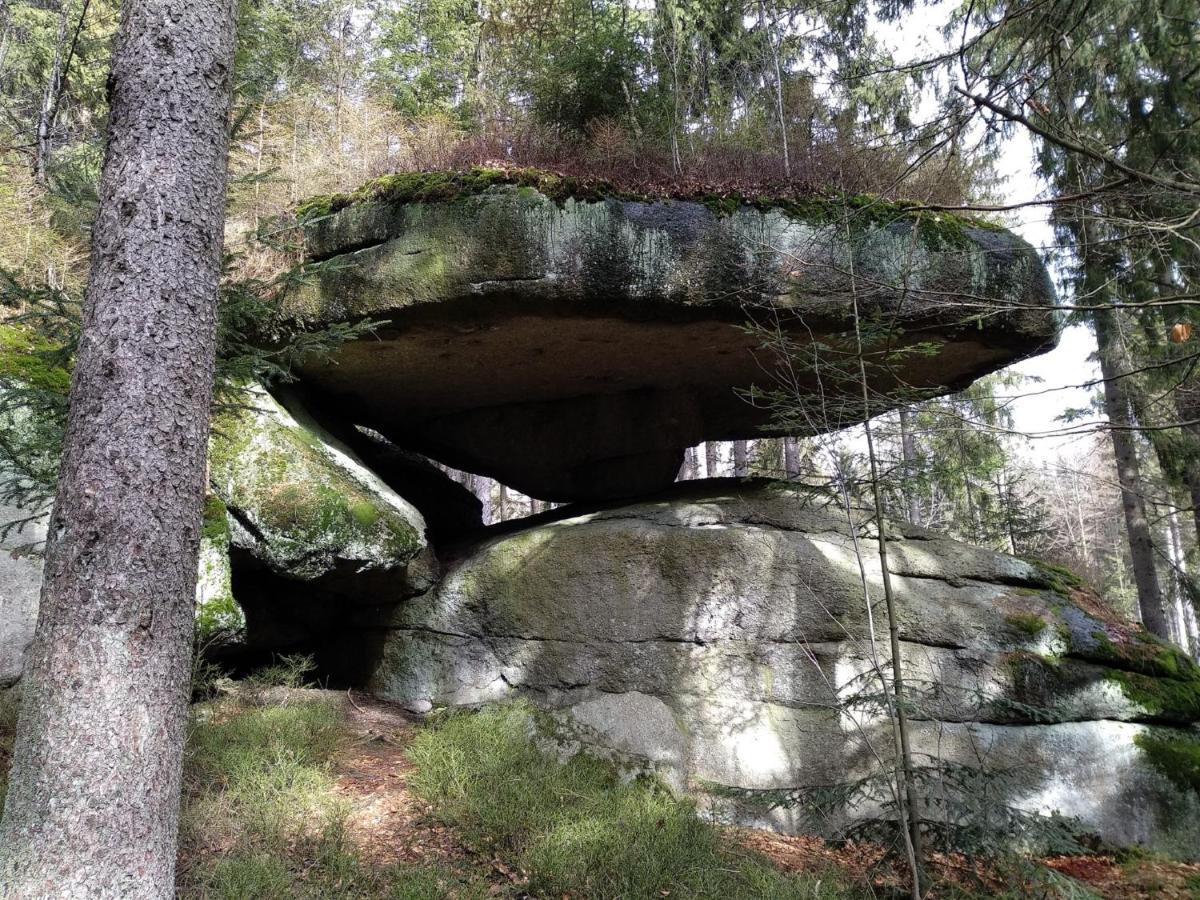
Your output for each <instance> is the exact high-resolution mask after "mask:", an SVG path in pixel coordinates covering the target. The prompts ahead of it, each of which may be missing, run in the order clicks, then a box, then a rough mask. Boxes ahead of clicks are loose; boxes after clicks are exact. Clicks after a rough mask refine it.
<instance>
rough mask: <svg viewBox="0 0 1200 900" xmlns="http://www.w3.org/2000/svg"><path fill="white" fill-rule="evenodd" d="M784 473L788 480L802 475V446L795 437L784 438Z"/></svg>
mask: <svg viewBox="0 0 1200 900" xmlns="http://www.w3.org/2000/svg"><path fill="white" fill-rule="evenodd" d="M783 474H784V477H786V478H787V480H788V481H793V480H795V479H797V478H799V477H800V448H799V447H797V446H796V439H795V438H794V437H785V438H784V439H783Z"/></svg>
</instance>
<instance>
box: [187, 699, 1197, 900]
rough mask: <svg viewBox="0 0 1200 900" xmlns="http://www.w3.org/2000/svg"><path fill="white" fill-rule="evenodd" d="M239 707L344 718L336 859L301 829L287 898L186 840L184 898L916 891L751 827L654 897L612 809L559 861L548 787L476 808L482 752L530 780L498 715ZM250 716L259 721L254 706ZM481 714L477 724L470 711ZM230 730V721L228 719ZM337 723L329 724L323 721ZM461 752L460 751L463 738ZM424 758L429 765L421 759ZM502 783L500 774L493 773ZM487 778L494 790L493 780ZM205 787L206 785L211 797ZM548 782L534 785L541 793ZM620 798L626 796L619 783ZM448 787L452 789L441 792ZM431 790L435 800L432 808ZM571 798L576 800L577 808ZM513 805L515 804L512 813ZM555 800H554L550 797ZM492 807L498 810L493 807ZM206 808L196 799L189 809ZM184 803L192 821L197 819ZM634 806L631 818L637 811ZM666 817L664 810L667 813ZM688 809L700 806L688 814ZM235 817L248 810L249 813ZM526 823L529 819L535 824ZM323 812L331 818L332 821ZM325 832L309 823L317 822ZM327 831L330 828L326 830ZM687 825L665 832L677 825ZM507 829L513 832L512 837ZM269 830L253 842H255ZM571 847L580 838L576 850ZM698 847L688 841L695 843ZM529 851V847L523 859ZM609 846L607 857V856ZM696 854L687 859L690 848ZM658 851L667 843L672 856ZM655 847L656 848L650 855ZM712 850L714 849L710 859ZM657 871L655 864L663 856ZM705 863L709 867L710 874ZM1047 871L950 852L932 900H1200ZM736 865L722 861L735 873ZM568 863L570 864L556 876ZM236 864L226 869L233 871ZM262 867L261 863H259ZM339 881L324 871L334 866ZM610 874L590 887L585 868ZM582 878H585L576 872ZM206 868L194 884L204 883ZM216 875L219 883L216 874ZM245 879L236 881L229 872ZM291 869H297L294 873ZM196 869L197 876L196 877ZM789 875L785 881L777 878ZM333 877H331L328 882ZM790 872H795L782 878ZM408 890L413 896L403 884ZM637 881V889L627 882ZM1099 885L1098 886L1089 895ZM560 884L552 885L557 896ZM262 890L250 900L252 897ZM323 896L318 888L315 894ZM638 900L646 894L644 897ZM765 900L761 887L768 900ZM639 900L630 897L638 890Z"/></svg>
mask: <svg viewBox="0 0 1200 900" xmlns="http://www.w3.org/2000/svg"><path fill="white" fill-rule="evenodd" d="M222 703H223V704H224V705H225V709H226V712H225V713H223V714H222V716H225V715H229V716H232V717H244V716H247V715H251V716H253V715H260V714H261V713H262V711H263V710H270V709H279V708H288V707H289V706H290V707H291V708H292V709H294V710H299V709H304V708H308V707H311V706H312V705H313V704H314V703H317V704H323V705H325V706H327V707H331V708H332V709H333V710H334V712H335V716H334V719H333V720H332V721H333V722H334V723H335V726H334V730H335V734H334V735H333V738H332V741H331V742H330V743H329V744H328V746H329V752H328V755H327V758H326V759H325V761H324V762H323V763H322V764H321V765H320V768H322V769H323V771H324V772H326V773H327V775H328V779H327V780H326V781H324V782H323V783H322V784H323V787H322V790H324V792H325V793H326V795H327V796H326V797H325V798H324V799H323V800H321V801H320V802H318V803H317V806H322V805H323V806H324V807H325V810H326V811H325V812H324V813H323V815H326V816H328V815H329V810H334V811H335V813H334V814H335V817H336V821H337V824H336V825H335V827H334V829H333V830H334V832H335V835H334V839H333V840H334V843H336V844H337V847H336V848H335V850H334V852H333V853H332V856H333V857H335V859H334V860H333V861H332V862H331V861H330V856H331V851H330V848H329V846H328V845H329V843H330V836H329V834H328V833H326V834H319V835H318V836H317V838H316V840H315V841H314V840H312V839H311V834H310V835H309V838H310V839H301V838H297V837H296V835H294V834H293V835H292V836H291V837H289V838H287V839H286V840H285V841H284V844H283V845H282V852H283V856H284V857H290V859H282V862H283V865H282V866H278V867H276V868H277V869H278V872H277V873H276V874H277V875H280V876H281V877H280V878H279V882H280V883H279V885H278V892H277V894H276V893H274V891H275V888H273V887H271V883H270V879H269V878H267V879H262V880H260V881H254V880H253V879H254V878H255V877H257V876H256V875H255V874H254V873H253V872H252V873H251V876H252V878H251V881H250V882H249V883H242V881H241V876H240V875H239V874H238V873H237V872H236V871H235V872H230V868H231V867H230V861H231V860H234V861H235V864H234V865H233V867H232V868H234V869H236V868H237V864H236V860H237V859H239V858H240V857H239V854H242V855H244V851H245V846H246V844H247V841H246V840H242V841H236V842H232V843H230V842H227V841H226V842H222V841H218V842H215V843H212V842H204V841H200V842H195V841H193V842H191V843H190V844H189V843H185V849H184V852H183V858H182V860H181V872H183V873H184V877H183V878H182V879H181V897H226V898H233V897H249V896H254V897H271V896H276V895H278V896H280V897H284V896H287V897H292V896H314V897H321V896H346V897H369V898H374V897H388V898H409V897H411V898H438V897H446V898H459V897H461V898H483V897H502V898H524V897H554V898H555V900H560V898H561V900H571V898H584V897H598V898H599V897H603V898H605V900H607V898H608V897H613V896H628V897H631V898H634V897H655V896H659V897H669V896H672V895H674V896H679V897H708V896H713V897H717V896H721V897H727V896H728V897H746V898H751V897H757V896H762V897H775V896H789V897H791V896H795V897H814V898H830V900H836V898H850V897H855V898H857V897H893V896H895V897H900V896H905V892H904V884H903V882H904V879H903V868H902V867H901V866H899V865H897V864H896V863H893V862H891V861H889V860H888V859H887V858H886V854H885V853H884V851H883V849H882V848H880V847H877V846H874V845H867V844H857V845H856V844H851V845H841V846H837V845H833V844H830V843H827V842H825V841H823V840H821V839H819V838H814V837H788V836H783V835H777V834H772V833H769V832H763V831H755V830H751V829H738V828H716V827H714V826H710V825H707V824H705V825H703V826H700V827H702V828H703V829H706V830H707V831H708V832H711V833H712V834H713V835H715V846H714V848H713V849H712V851H711V852H712V853H713V854H715V855H714V856H713V859H722V860H731V861H733V862H732V863H731V866H733V867H736V866H741V865H742V864H743V863H744V862H745V861H746V860H747V859H750V860H751V861H750V862H749V865H750V867H751V868H750V869H749V870H746V871H743V872H742V873H741V874H738V875H736V877H735V879H734V880H733V881H730V882H729V883H728V884H715V883H714V884H708V883H707V882H705V883H703V884H701V883H698V882H697V883H690V882H687V879H688V878H690V877H691V875H690V874H689V875H686V876H684V877H683V882H686V883H683V882H676V881H673V880H672V878H671V873H670V872H669V871H667V872H657V871H656V872H653V873H652V877H658V878H661V879H662V880H661V882H660V883H661V885H662V886H661V888H660V889H658V890H648V889H646V888H645V886H643V887H641V888H638V887H636V886H635V885H636V882H630V881H628V879H629V878H630V877H636V875H630V873H629V871H628V870H636V869H637V868H638V867H639V865H640V864H641V860H640V859H637V858H632V859H631V858H621V851H614V850H613V848H612V847H609V846H606V845H604V840H605V838H604V837H603V836H597V835H596V834H588V835H587V836H585V837H580V829H581V828H582V827H583V826H582V825H581V824H580V823H581V822H585V821H586V823H587V827H588V828H592V829H594V828H595V827H596V826H595V822H596V821H601V820H603V819H604V817H605V816H606V815H608V814H609V813H610V812H611V810H610V808H609V807H608V806H605V805H597V804H596V803H595V802H594V801H591V800H589V801H583V803H582V806H581V808H580V811H579V815H578V816H576V820H575V821H574V822H573V823H571V825H570V826H569V829H568V830H566V831H564V830H562V829H561V828H560V829H559V830H558V831H556V832H554V840H555V841H558V842H561V841H564V840H566V838H565V836H566V835H570V837H571V839H573V840H575V841H576V842H578V843H583V844H588V841H591V842H592V843H590V844H588V847H589V849H588V850H587V851H586V852H582V853H581V854H577V855H574V856H572V855H571V853H570V852H567V853H566V856H565V858H555V856H554V854H550V855H547V854H546V853H544V852H543V853H541V854H540V855H539V853H538V852H537V851H536V850H532V851H531V850H530V849H529V848H530V847H531V846H532V845H536V843H537V841H538V836H537V834H536V831H537V828H538V827H539V823H540V822H541V821H543V820H548V819H550V818H553V817H554V816H555V815H557V811H555V812H553V813H551V812H544V813H539V812H538V810H537V807H538V804H539V803H540V802H541V800H540V799H539V797H538V796H537V795H536V793H526V794H521V795H514V796H513V797H511V798H504V797H498V796H497V794H502V793H503V790H499V791H497V790H489V791H488V798H487V799H486V800H485V801H479V802H482V803H484V805H483V806H480V805H479V802H477V801H476V800H474V799H472V797H471V793H472V788H471V786H470V784H471V781H472V779H479V778H483V777H486V775H487V774H488V773H481V772H480V771H479V770H476V769H472V768H471V766H472V763H471V757H472V754H476V755H478V756H479V757H483V756H484V755H489V754H490V755H494V756H497V757H499V758H500V763H499V768H498V770H497V771H498V772H500V773H503V772H505V771H508V772H509V773H510V774H511V776H512V777H511V778H510V779H508V780H510V781H511V780H513V779H519V778H521V777H522V776H525V775H527V772H525V771H524V770H523V769H522V767H523V766H524V765H526V764H527V763H528V760H529V758H528V757H527V756H524V755H520V754H519V755H518V756H517V757H511V758H508V759H505V758H504V757H505V754H506V753H509V754H511V753H512V752H513V751H512V750H511V747H509V746H508V745H507V744H505V743H504V741H505V740H506V739H505V738H504V736H503V735H501V736H500V737H496V732H495V729H496V728H497V727H498V728H499V729H500V730H501V731H502V730H503V729H504V728H505V727H508V726H507V724H506V723H505V722H504V721H502V720H500V719H496V720H495V721H493V722H492V723H491V724H490V725H489V726H488V727H489V728H492V729H493V731H480V730H477V731H470V730H468V728H469V726H467V727H464V728H462V729H460V730H459V731H458V733H457V734H452V735H451V736H450V737H445V738H437V739H430V738H426V737H422V735H423V734H426V735H427V734H428V733H429V732H431V731H434V732H436V731H443V730H449V729H440V728H438V729H429V728H427V727H426V726H424V725H422V724H421V723H419V722H418V721H416V720H415V719H414V718H413V717H411V716H410V715H409V714H407V713H405V712H404V711H403V710H401V709H400V708H398V707H396V706H393V705H391V704H388V703H385V702H382V701H379V700H375V699H373V698H370V697H367V696H365V695H360V694H351V693H334V692H320V691H310V690H281V689H274V690H273V691H271V692H268V694H267V695H266V696H265V697H261V698H259V699H257V700H254V701H252V702H249V703H247V702H246V701H245V700H244V699H238V700H236V701H234V705H233V707H232V708H230V707H229V705H228V701H222ZM247 710H248V711H247ZM460 718H468V717H460ZM225 721H229V720H225ZM322 727H323V726H322ZM454 742H457V743H454ZM418 763H420V765H418ZM542 766H543V769H544V770H545V772H546V773H547V774H545V777H546V778H547V779H551V778H555V777H556V776H552V775H550V774H548V772H549V770H550V769H563V768H564V767H561V766H557V765H556V764H555V763H552V762H548V761H544V762H543V764H542ZM423 767H424V768H430V769H437V770H438V773H436V774H433V775H429V774H428V773H424V774H425V775H426V777H424V778H423V777H422V775H423V773H422V771H421V770H422V768H423ZM492 774H495V773H492ZM571 777H572V778H575V779H576V780H574V781H570V782H565V781H562V780H561V779H559V780H555V781H554V782H553V785H552V786H551V787H549V788H548V791H549V793H551V794H555V793H557V794H559V795H560V796H559V802H560V804H561V805H562V807H563V808H566V807H568V806H569V805H570V803H571V802H572V801H574V800H575V799H576V798H578V797H583V796H585V795H587V794H588V792H589V791H591V790H592V788H593V787H594V786H595V784H596V782H593V781H591V780H589V779H591V778H592V777H593V775H592V774H586V773H585V774H583V775H576V776H571ZM480 783H483V782H480ZM202 790H203V789H202ZM537 790H539V789H538V788H536V787H535V788H534V789H533V791H534V792H536V791H537ZM618 791H619V792H620V791H626V789H624V788H621V789H618ZM439 792H440V793H439ZM431 795H436V798H440V799H431ZM563 798H567V799H563ZM505 802H512V804H513V805H512V806H510V807H505V806H503V805H502V804H503V803H505ZM551 802H552V803H554V802H555V801H554V799H553V798H551ZM633 802H634V806H631V807H622V811H621V813H620V815H617V816H615V818H616V820H617V824H618V826H619V828H618V831H622V830H626V831H628V834H626V835H623V836H621V837H620V838H619V840H620V841H621V842H622V843H625V842H633V843H643V842H645V841H647V840H649V841H654V840H658V839H659V838H658V837H657V836H652V837H646V836H643V835H640V834H639V832H638V828H639V825H638V822H637V817H638V815H639V813H641V812H642V811H643V808H642V806H641V805H640V804H644V803H645V802H647V801H646V798H642V797H635V798H634V801H633ZM653 803H659V804H667V805H666V806H662V807H661V808H660V807H654V808H653V809H651V814H652V817H654V816H658V817H659V818H657V819H656V820H655V823H654V824H655V825H656V826H657V828H658V830H659V831H662V830H663V828H664V826H663V820H664V819H671V816H672V809H673V804H675V801H670V800H664V799H655V800H653ZM487 804H490V806H488V805H487ZM195 806H196V795H195V794H193V799H192V803H191V808H192V809H194V808H195ZM188 808H189V806H188V805H187V804H185V821H186V820H187V810H188ZM631 809H632V810H634V812H632V813H631V812H630V810H631ZM664 809H665V810H666V812H663V810H664ZM685 811H686V810H685ZM235 816H236V813H235ZM522 817H527V818H526V819H524V820H523V818H522ZM319 818H320V817H319V816H318V819H319ZM310 824H311V823H310ZM322 827H324V828H325V829H326V831H328V828H329V826H328V824H325V825H324V826H322ZM671 827H673V826H672V825H671V824H668V825H667V826H666V829H667V830H670V828H671ZM506 829H508V830H509V831H510V833H507V834H505V833H497V832H504V831H505V830H506ZM705 839H706V838H705V837H704V836H703V835H700V836H699V837H697V834H696V833H695V832H694V830H684V831H681V832H680V834H679V836H677V837H675V838H672V839H671V840H675V841H677V843H676V844H672V845H671V847H672V851H673V852H677V853H681V854H684V855H686V854H688V853H693V852H698V851H696V850H695V849H694V847H693V846H692V844H694V843H695V842H697V841H700V842H703V841H704V840H705ZM257 840H258V837H257V836H254V835H251V836H249V841H248V843H250V844H254V843H255V842H256V841H257ZM568 842H569V841H568ZM685 845H686V846H685ZM521 847H524V848H525V850H522V849H520V848H521ZM597 848H600V849H597ZM680 848H682V849H680ZM659 849H660V851H661V850H662V848H659ZM655 852H657V851H655V850H654V849H653V848H648V849H647V852H646V855H648V856H650V857H653V855H654V853H655ZM704 852H708V851H704ZM649 862H650V864H651V866H657V863H656V862H655V861H654V860H653V859H651V860H649ZM704 862H705V859H704V858H703V857H698V858H697V860H696V864H697V865H700V864H702V863H704ZM762 863H765V864H766V865H767V866H768V867H769V868H771V869H773V870H775V872H774V873H772V874H770V875H769V876H767V880H766V881H763V880H762V878H763V875H762V873H761V872H759V871H758V870H757V869H756V868H754V867H756V866H759V865H761V864H762ZM1040 863H1041V865H1040V866H1037V865H1032V864H1031V865H1029V866H1028V867H1023V868H1022V870H1021V871H1022V872H1025V871H1026V869H1027V870H1029V871H1032V870H1034V869H1038V870H1040V871H1041V872H1042V874H1043V875H1044V874H1046V873H1047V872H1057V873H1060V874H1061V875H1065V876H1069V877H1070V878H1071V879H1075V880H1076V881H1075V883H1072V882H1069V881H1067V880H1066V879H1062V880H1061V881H1060V882H1059V883H1057V884H1055V879H1053V878H1051V879H1044V878H1037V877H1033V878H1029V879H1028V880H1027V875H1026V874H1020V875H1014V874H1011V873H1012V872H1014V871H1016V870H1013V869H1011V868H1009V869H1006V870H1004V871H1005V872H1007V873H1008V874H1004V873H1003V872H1002V871H1001V870H1000V869H999V868H997V867H996V866H993V865H989V864H983V863H979V862H975V861H971V860H968V859H966V858H964V857H961V856H954V855H939V856H936V857H935V859H934V861H933V864H932V867H931V872H932V875H933V877H934V879H935V881H936V882H937V884H938V887H937V888H935V890H934V892H933V893H932V894H931V895H930V896H931V897H934V898H936V897H959V898H962V897H980V898H982V897H1030V896H1044V897H1052V896H1072V895H1074V896H1087V895H1088V893H1089V892H1090V893H1092V894H1093V895H1094V896H1099V897H1104V898H1130V900H1141V898H1164V900H1175V898H1180V900H1183V898H1195V897H1200V865H1186V864H1181V863H1175V862H1170V861H1166V860H1163V859H1159V858H1154V857H1150V856H1134V857H1130V858H1128V859H1125V860H1118V859H1116V858H1114V857H1111V856H1079V857H1057V858H1053V859H1048V860H1042V861H1040ZM721 865H723V864H721ZM556 866H558V867H560V869H559V870H558V871H556V870H555V867H556ZM605 866H614V867H620V868H622V869H625V870H626V871H625V872H623V873H622V874H621V875H620V876H619V878H624V879H626V881H624V882H620V884H618V881H612V882H611V883H609V882H606V880H605V879H609V878H610V877H617V876H610V874H609V873H605V872H602V871H599V869H603V868H604V867H605ZM222 867H224V868H222ZM250 868H251V869H253V868H254V866H253V865H251V866H250ZM323 868H324V869H330V870H331V873H332V874H331V873H330V872H322V871H321V870H322V869H323ZM589 868H591V869H596V870H597V871H592V872H591V873H590V874H586V875H584V876H582V877H581V874H580V871H579V870H580V869H589ZM571 870H574V871H571ZM202 872H204V873H207V874H206V875H203V876H201V877H194V876H195V875H196V874H197V873H202ZM214 872H216V873H217V876H218V877H216V878H214V877H212V876H213V873H214ZM222 872H224V873H225V874H227V875H230V874H231V875H232V876H233V877H232V878H231V879H223V878H222V877H221V873H222ZM285 872H287V873H288V874H286V875H285V874H284V873H285ZM188 873H192V874H191V875H189V874H188ZM776 873H779V874H776ZM331 877H332V879H333V880H332V881H331V880H330V879H331ZM776 878H782V879H783V880H779V881H778V882H777V881H776V880H775V879H776ZM405 885H407V886H405ZM622 885H623V886H622ZM1084 886H1086V890H1079V888H1081V887H1084ZM547 888H550V889H552V892H548V891H547ZM247 891H251V892H252V893H247ZM310 891H311V892H310ZM637 891H642V892H641V893H638V892H637ZM758 891H762V893H757V892H758ZM624 892H627V893H624Z"/></svg>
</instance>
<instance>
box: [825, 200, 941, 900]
mask: <svg viewBox="0 0 1200 900" xmlns="http://www.w3.org/2000/svg"><path fill="white" fill-rule="evenodd" d="M844 225H845V228H846V231H847V235H846V237H847V240H849V237H850V235H849V230H850V226H849V220H846V221H845V222H844ZM850 294H851V298H852V302H853V307H854V342H855V347H856V349H857V355H858V376H859V383H860V386H861V387H862V401H863V432H864V433H865V435H866V439H867V459H868V461H869V463H870V466H871V493H872V496H873V499H874V501H875V503H874V505H875V530H876V532H877V537H878V544H879V568H880V572H881V575H882V578H883V598H884V608H885V609H886V611H887V620H888V639H889V644H890V647H891V654H892V696H893V698H894V714H895V735H896V751H897V755H898V756H899V757H900V760H899V762H900V765H899V770H898V773H897V774H898V776H899V777H898V778H897V781H898V782H899V783H898V785H897V788H898V794H900V795H901V796H900V797H898V798H897V799H898V800H899V802H898V804H897V805H898V807H899V810H898V812H899V814H900V828H901V831H902V832H903V834H904V843H905V850H906V851H907V854H908V864H909V868H910V870H911V873H912V885H911V888H912V894H911V896H912V900H921V896H922V885H921V865H922V856H923V854H922V848H921V819H920V815H921V807H920V798H919V797H918V796H917V784H916V777H915V771H914V768H913V754H912V747H911V746H910V742H909V734H908V712H907V703H908V699H907V697H906V696H905V687H904V664H903V662H902V660H901V657H900V619H899V616H898V615H897V613H896V595H895V591H894V590H893V588H892V573H891V569H890V566H889V562H888V541H887V526H886V523H885V521H884V516H883V487H882V485H880V483H879V465H878V461H877V458H876V456H875V440H874V435H873V433H872V429H871V398H870V393H869V389H868V383H867V364H866V359H865V356H864V353H863V338H862V327H861V322H860V320H859V312H858V291H857V289H856V280H855V266H854V256H853V254H851V256H850Z"/></svg>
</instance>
